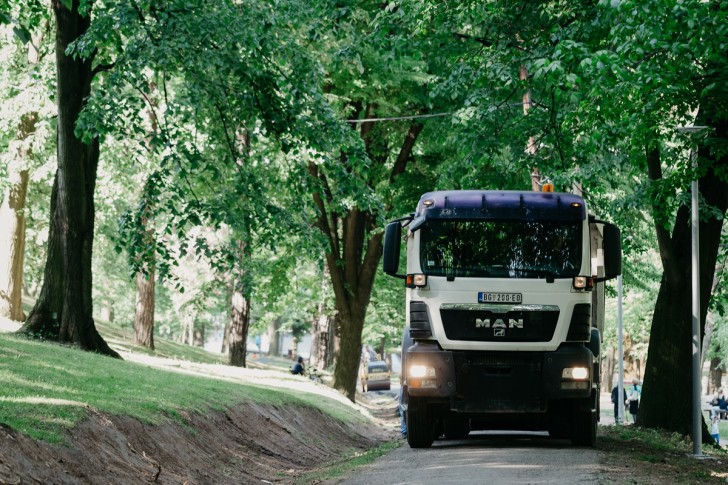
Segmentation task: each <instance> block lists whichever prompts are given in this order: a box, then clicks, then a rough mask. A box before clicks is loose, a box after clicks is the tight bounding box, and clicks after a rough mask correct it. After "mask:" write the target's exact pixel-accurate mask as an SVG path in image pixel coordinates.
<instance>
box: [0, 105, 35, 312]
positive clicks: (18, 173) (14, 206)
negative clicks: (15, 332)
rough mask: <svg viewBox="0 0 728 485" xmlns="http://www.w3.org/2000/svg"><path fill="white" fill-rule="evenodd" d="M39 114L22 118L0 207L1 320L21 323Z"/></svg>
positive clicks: (30, 114)
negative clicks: (30, 183) (28, 201)
mask: <svg viewBox="0 0 728 485" xmlns="http://www.w3.org/2000/svg"><path fill="white" fill-rule="evenodd" d="M37 122H38V113H37V112H35V111H34V112H31V113H27V114H25V115H23V116H22V117H21V120H20V122H19V123H18V134H17V138H16V141H15V143H14V144H13V145H15V153H14V154H13V158H12V160H11V162H10V165H9V167H8V168H9V171H10V177H9V179H10V181H11V184H12V185H11V186H10V187H9V188H8V189H7V190H6V191H5V194H4V196H3V198H2V202H1V203H2V205H0V227H3V230H2V231H1V232H0V317H5V318H9V319H11V320H16V321H22V320H23V307H22V302H21V294H22V287H23V261H24V255H25V214H24V208H25V198H26V194H27V191H28V177H29V176H28V160H29V159H30V157H31V156H32V149H31V146H30V145H31V140H32V136H33V134H34V133H35V125H36V123H37Z"/></svg>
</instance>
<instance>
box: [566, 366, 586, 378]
mask: <svg viewBox="0 0 728 485" xmlns="http://www.w3.org/2000/svg"><path fill="white" fill-rule="evenodd" d="M561 378H562V379H571V380H577V381H583V380H586V379H589V369H587V368H586V367H566V368H565V369H564V371H563V372H562V373H561Z"/></svg>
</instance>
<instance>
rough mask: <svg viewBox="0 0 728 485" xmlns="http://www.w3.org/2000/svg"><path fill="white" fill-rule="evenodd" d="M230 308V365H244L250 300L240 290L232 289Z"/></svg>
mask: <svg viewBox="0 0 728 485" xmlns="http://www.w3.org/2000/svg"><path fill="white" fill-rule="evenodd" d="M230 310H231V311H230V365H234V366H236V367H245V353H246V351H247V349H246V347H247V341H248V325H249V324H250V302H249V301H248V299H247V298H245V297H244V296H243V293H242V292H241V291H239V290H235V291H233V297H232V304H231V306H230Z"/></svg>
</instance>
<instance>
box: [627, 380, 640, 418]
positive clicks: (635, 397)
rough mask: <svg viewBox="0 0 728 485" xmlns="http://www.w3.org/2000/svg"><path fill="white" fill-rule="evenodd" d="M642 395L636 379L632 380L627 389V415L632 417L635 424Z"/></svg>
mask: <svg viewBox="0 0 728 485" xmlns="http://www.w3.org/2000/svg"><path fill="white" fill-rule="evenodd" d="M641 395H642V386H640V381H639V380H638V379H632V385H631V386H630V388H629V414H631V415H632V422H633V423H637V412H638V411H639V409H640V396H641Z"/></svg>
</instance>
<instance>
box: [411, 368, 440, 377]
mask: <svg viewBox="0 0 728 485" xmlns="http://www.w3.org/2000/svg"><path fill="white" fill-rule="evenodd" d="M407 377H409V378H411V379H422V378H423V377H427V378H434V377H436V372H435V368H434V367H432V366H429V365H411V366H410V368H409V373H408V375H407Z"/></svg>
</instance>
